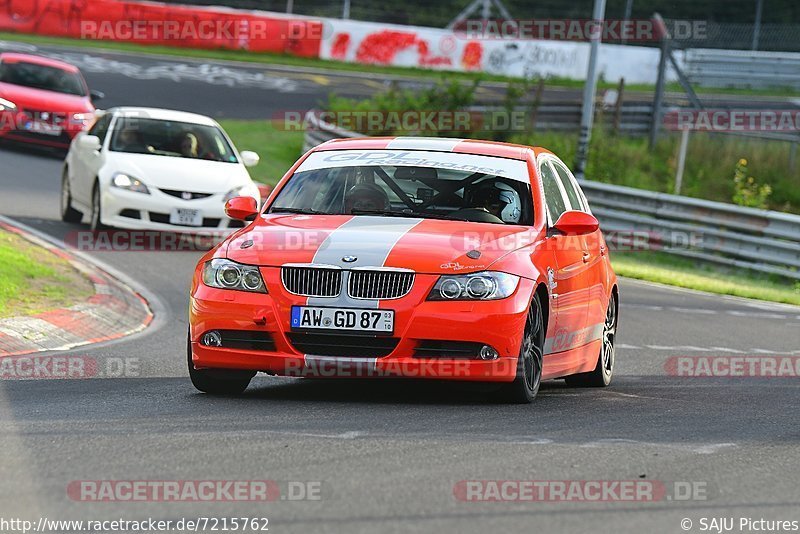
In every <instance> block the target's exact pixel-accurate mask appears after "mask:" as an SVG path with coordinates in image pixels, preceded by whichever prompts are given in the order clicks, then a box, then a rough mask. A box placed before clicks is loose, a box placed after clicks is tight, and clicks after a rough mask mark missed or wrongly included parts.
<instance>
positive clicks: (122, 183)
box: [111, 173, 150, 195]
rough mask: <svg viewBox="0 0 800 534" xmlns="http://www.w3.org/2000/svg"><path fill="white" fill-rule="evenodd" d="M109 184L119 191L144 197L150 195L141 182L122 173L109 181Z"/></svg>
mask: <svg viewBox="0 0 800 534" xmlns="http://www.w3.org/2000/svg"><path fill="white" fill-rule="evenodd" d="M111 184H112V185H113V186H114V187H119V188H120V189H127V190H128V191H135V192H137V193H144V194H145V195H149V194H150V191H149V190H148V189H147V186H146V185H144V184H143V183H142V181H141V180H138V179H136V178H134V177H132V176H128V175H127V174H123V173H118V174H115V175H114V178H113V179H112V180H111Z"/></svg>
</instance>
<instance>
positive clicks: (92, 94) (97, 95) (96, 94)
mask: <svg viewBox="0 0 800 534" xmlns="http://www.w3.org/2000/svg"><path fill="white" fill-rule="evenodd" d="M105 97H106V94H105V93H104V92H102V91H95V90H94V89H92V90H91V91H89V98H90V99H91V101H92V102H97V101H98V100H103V99H104V98H105Z"/></svg>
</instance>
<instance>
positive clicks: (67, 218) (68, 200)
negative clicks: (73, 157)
mask: <svg viewBox="0 0 800 534" xmlns="http://www.w3.org/2000/svg"><path fill="white" fill-rule="evenodd" d="M81 219H83V213H81V212H80V211H78V210H76V209H75V208H73V207H72V193H71V192H70V190H69V177H68V173H67V169H64V172H63V173H62V174H61V220H62V221H64V222H66V223H79V222H81Z"/></svg>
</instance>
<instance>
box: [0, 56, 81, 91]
mask: <svg viewBox="0 0 800 534" xmlns="http://www.w3.org/2000/svg"><path fill="white" fill-rule="evenodd" d="M0 82H3V83H10V84H13V85H21V86H23V87H31V88H33V89H42V90H44V91H54V92H56V93H64V94H67V95H77V96H86V95H87V94H88V90H87V88H86V84H85V83H84V81H83V78H82V77H81V76H80V74H78V73H76V72H68V71H65V70H64V69H59V68H57V67H49V66H47V65H37V64H36V63H26V62H24V61H20V62H17V63H8V62H5V63H0Z"/></svg>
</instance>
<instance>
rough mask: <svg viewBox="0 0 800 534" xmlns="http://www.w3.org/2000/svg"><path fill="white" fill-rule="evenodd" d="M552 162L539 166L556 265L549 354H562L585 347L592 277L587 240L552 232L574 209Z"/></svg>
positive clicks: (552, 279)
mask: <svg viewBox="0 0 800 534" xmlns="http://www.w3.org/2000/svg"><path fill="white" fill-rule="evenodd" d="M551 159H552V158H549V157H547V158H544V159H542V160H540V163H539V173H540V175H541V179H542V186H543V188H544V194H545V202H546V204H547V211H548V224H549V226H550V228H551V230H550V231H549V237H548V238H547V246H548V247H549V248H550V249H551V250H553V251H554V256H555V262H556V265H555V266H554V267H553V269H552V272H550V271H548V283H549V285H550V294H551V302H550V306H551V310H553V311H555V314H554V316H555V324H554V325H553V326H551V327H550V328H549V331H550V337H548V339H547V340H546V343H545V353H558V352H564V351H568V350H571V349H574V348H577V347H580V346H581V345H582V344H583V341H582V337H581V336H582V333H583V331H584V329H585V328H586V325H587V313H588V308H587V302H588V299H589V286H590V276H591V275H590V270H589V261H588V255H589V253H588V251H587V247H586V239H585V237H584V236H578V235H561V234H559V233H557V232H556V231H555V230H553V229H552V226H553V224H555V222H556V220H558V217H560V216H561V214H562V213H564V212H565V211H567V210H569V209H571V208H572V206H571V204H570V203H569V199H568V197H567V195H566V192H565V191H564V189H563V187H562V185H561V183H560V180H559V179H558V176H557V174H556V172H555V170H554V169H553V167H552V165H551V163H550V161H551ZM552 316H553V314H551V317H552Z"/></svg>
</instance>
